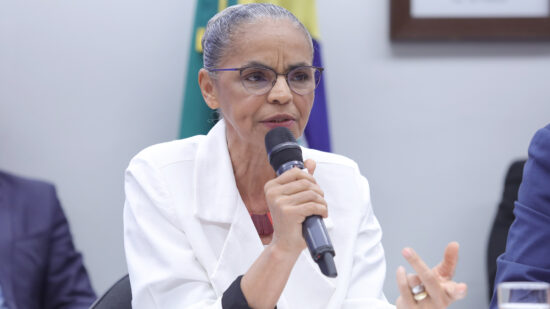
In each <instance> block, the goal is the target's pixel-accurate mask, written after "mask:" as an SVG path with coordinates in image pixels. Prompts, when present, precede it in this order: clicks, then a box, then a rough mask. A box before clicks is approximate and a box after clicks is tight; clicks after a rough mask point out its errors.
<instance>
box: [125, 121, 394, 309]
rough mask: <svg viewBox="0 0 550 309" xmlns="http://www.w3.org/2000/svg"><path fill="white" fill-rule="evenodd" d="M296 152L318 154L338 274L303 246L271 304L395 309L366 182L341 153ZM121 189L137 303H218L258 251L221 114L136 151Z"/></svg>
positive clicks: (167, 307) (169, 305) (217, 305)
mask: <svg viewBox="0 0 550 309" xmlns="http://www.w3.org/2000/svg"><path fill="white" fill-rule="evenodd" d="M303 155H304V158H306V159H307V158H312V159H314V160H315V161H317V169H316V171H315V178H316V180H317V182H318V183H319V185H320V186H321V188H322V189H323V191H324V192H325V199H326V201H327V203H328V205H329V218H328V219H326V220H325V224H326V226H327V229H328V232H329V234H330V237H331V240H332V242H333V245H334V248H335V251H336V257H335V262H336V267H337V269H338V277H337V278H334V279H332V278H327V277H325V276H324V275H323V274H322V273H321V272H320V271H319V268H318V266H317V264H315V262H314V261H313V260H312V258H311V256H310V254H309V252H308V251H307V249H306V250H304V251H303V252H302V253H301V255H300V257H299V258H298V260H297V261H296V264H295V265H294V268H293V270H292V272H291V274H290V277H289V279H288V282H287V284H286V286H285V289H284V291H283V293H282V295H281V297H280V299H279V302H278V304H277V306H278V308H280V309H286V308H373V309H374V308H388V307H389V308H393V306H391V305H389V304H388V303H387V301H386V299H385V297H384V295H383V292H382V287H383V282H384V276H385V271H386V268H385V260H384V252H383V249H382V245H381V242H380V240H381V236H382V233H381V230H380V226H379V224H378V221H377V220H376V217H375V216H374V214H373V212H372V207H371V204H370V195H369V187H368V183H367V180H366V179H365V178H364V177H363V176H362V175H361V174H360V173H359V170H358V168H357V165H356V164H355V163H354V162H353V161H351V160H349V159H347V158H344V157H342V156H338V155H334V154H329V153H324V152H320V151H314V150H310V149H303ZM266 161H267V158H266ZM125 191H126V203H125V206H124V239H125V249H126V259H127V262H128V270H129V275H130V281H131V286H132V296H133V306H134V308H137V309H139V308H162V309H170V308H221V297H222V294H223V292H224V291H225V290H226V289H227V288H228V287H229V285H230V284H231V283H232V282H233V281H234V280H235V279H236V278H237V276H239V275H242V274H244V273H245V272H246V271H247V270H248V268H249V267H250V266H251V265H252V263H253V262H254V261H255V259H256V258H257V257H258V256H259V255H260V254H261V252H262V250H263V249H264V246H263V245H262V242H261V240H260V238H259V236H258V233H257V232H256V229H255V227H254V225H253V223H252V220H251V218H250V215H249V214H248V211H247V209H246V206H245V205H244V203H243V201H242V199H241V197H240V195H239V191H238V190H237V186H236V183H235V178H234V176H233V170H232V165H231V160H230V157H229V153H228V150H227V142H226V137H225V123H224V121H223V120H221V121H219V122H218V124H216V126H214V128H213V129H212V130H211V131H210V132H209V133H208V135H207V136H195V137H192V138H188V139H184V140H178V141H173V142H169V143H164V144H159V145H155V146H152V147H149V148H147V149H145V150H144V151H142V152H140V153H139V154H138V155H137V156H136V157H134V158H133V159H132V161H131V162H130V165H129V167H128V169H127V172H126V182H125Z"/></svg>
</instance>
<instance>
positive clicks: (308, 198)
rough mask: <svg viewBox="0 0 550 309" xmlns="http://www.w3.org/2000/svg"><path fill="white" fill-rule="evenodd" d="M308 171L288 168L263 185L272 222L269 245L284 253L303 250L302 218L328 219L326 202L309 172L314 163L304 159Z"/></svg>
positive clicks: (313, 168)
mask: <svg viewBox="0 0 550 309" xmlns="http://www.w3.org/2000/svg"><path fill="white" fill-rule="evenodd" d="M304 165H305V166H306V168H307V169H308V172H307V173H306V172H304V171H302V170H300V169H298V168H293V169H290V170H288V171H286V172H284V173H283V174H281V175H279V176H278V177H277V178H275V179H272V180H270V181H268V182H267V183H266V184H265V186H264V192H265V197H266V200H267V205H268V207H269V211H270V212H271V218H272V220H273V240H272V243H273V244H276V245H277V246H278V247H280V248H282V249H283V250H284V251H287V252H294V253H300V252H301V251H302V250H304V248H305V247H306V242H305V240H304V237H303V236H302V222H304V220H305V219H306V217H308V216H311V215H319V216H322V217H324V218H326V217H327V216H328V211H327V202H326V201H325V198H324V193H323V190H321V188H320V187H319V185H318V184H317V182H316V181H315V178H313V172H314V171H315V161H313V160H306V161H305V162H304Z"/></svg>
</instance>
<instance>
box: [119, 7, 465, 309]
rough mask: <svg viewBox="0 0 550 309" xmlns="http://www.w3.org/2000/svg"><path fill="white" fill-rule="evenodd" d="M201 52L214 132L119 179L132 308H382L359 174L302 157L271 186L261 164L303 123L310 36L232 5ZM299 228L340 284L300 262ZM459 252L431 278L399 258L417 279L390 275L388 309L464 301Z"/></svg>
mask: <svg viewBox="0 0 550 309" xmlns="http://www.w3.org/2000/svg"><path fill="white" fill-rule="evenodd" d="M202 45H203V51H204V68H203V69H201V70H200V72H199V85H200V88H201V90H202V94H203V97H204V99H205V101H206V103H207V104H208V106H209V107H210V108H212V109H216V110H219V111H220V113H221V115H222V120H221V121H219V122H218V124H216V126H215V127H214V128H213V129H212V130H211V131H210V132H209V133H208V135H207V136H195V137H192V138H189V139H184V140H179V141H174V142H170V143H165V144H160V145H156V146H152V147H150V148H147V149H146V150H144V151H142V152H141V153H139V154H138V155H137V156H136V157H135V158H134V159H133V160H132V161H131V162H130V165H129V167H128V170H127V174H126V204H125V210H124V222H125V247H126V256H127V261H128V268H129V273H130V280H131V283H132V290H133V297H134V306H135V308H191V307H193V308H205V307H208V308H210V307H211V308H220V307H223V308H246V307H252V308H273V307H275V306H276V305H277V306H278V308H342V307H347V308H386V307H392V306H391V305H389V304H388V303H387V301H386V299H385V297H384V295H383V292H382V286H383V282H384V276H385V261H384V253H383V249H382V245H381V243H380V239H381V230H380V227H379V225H378V222H377V220H376V218H375V216H374V214H373V213H372V208H371V205H370V197H369V187H368V183H367V180H366V179H365V178H364V177H363V176H362V175H361V174H360V173H359V170H358V168H357V165H356V164H355V163H354V162H353V161H351V160H349V159H347V158H344V157H342V156H338V155H334V154H329V153H323V152H319V151H314V150H310V149H305V148H304V149H303V155H304V158H305V159H306V160H305V166H306V168H307V170H308V172H307V173H306V172H303V171H300V170H298V169H292V170H289V171H287V172H285V173H283V174H282V175H280V176H279V177H276V175H275V172H274V171H273V169H272V168H271V166H270V165H269V162H268V160H267V154H266V150H265V148H264V137H265V135H266V133H267V132H268V131H269V130H270V129H272V128H274V127H277V126H284V127H287V128H288V129H289V130H290V131H291V132H292V133H293V134H294V136H296V137H297V136H300V135H301V134H302V133H303V131H304V128H305V126H306V124H307V121H308V118H309V113H310V111H311V107H312V104H313V97H314V89H315V87H316V86H317V82H318V79H319V78H320V73H321V71H322V69H320V68H315V67H312V66H311V63H312V60H313V47H312V41H311V37H310V35H309V33H308V32H307V30H306V29H305V28H304V26H303V25H302V24H301V23H300V22H299V21H298V20H297V19H296V17H294V16H293V15H292V14H291V13H290V12H288V11H286V10H285V9H282V8H280V7H277V6H274V5H268V4H251V5H240V6H233V7H229V8H227V9H225V10H224V11H222V12H220V13H218V14H217V15H216V16H214V17H213V18H212V19H211V20H210V21H209V22H208V25H207V27H206V30H205V33H204V37H203V40H202ZM314 175H315V176H314ZM321 188H322V189H321ZM323 190H325V191H323ZM327 205H329V207H330V210H328V208H327ZM329 213H330V216H329V215H328V214H329ZM310 215H320V216H322V217H323V218H325V219H324V220H325V225H326V226H327V229H328V231H329V234H330V237H331V239H332V242H333V244H334V247H335V250H336V253H337V254H336V257H335V261H336V266H337V269H338V277H337V278H334V279H330V278H327V277H325V276H323V275H322V274H321V273H320V271H319V269H318V267H317V265H316V264H315V263H314V262H313V260H312V259H311V257H310V256H309V253H308V252H307V250H304V249H305V247H306V245H305V241H304V238H303V237H302V232H301V230H302V228H301V223H302V222H303V221H304V219H305V218H306V217H307V216H310ZM253 222H256V226H255V224H254V223H253ZM271 224H272V225H271ZM457 250H458V248H457V246H456V245H454V244H453V245H450V247H449V248H448V250H447V254H446V258H445V260H444V262H443V263H442V265H441V266H439V267H438V268H436V269H435V270H429V269H427V267H426V266H425V265H424V264H423V262H422V261H421V260H420V259H419V258H418V256H417V255H416V254H415V253H414V252H413V251H412V250H411V249H405V250H404V255H405V256H406V258H407V259H408V260H409V261H410V262H411V263H412V265H413V266H414V267H415V269H417V271H418V272H419V274H418V276H416V275H409V277H407V275H406V274H405V273H404V270H403V269H399V270H398V284H399V286H400V289H401V294H402V296H401V297H400V299H398V301H397V306H398V307H399V308H416V307H419V308H441V307H442V306H446V305H447V304H449V303H450V302H452V301H453V300H454V299H457V298H458V297H459V296H457V295H458V294H457V291H459V292H464V288H465V287H464V286H462V285H457V284H456V283H454V282H452V281H450V277H451V276H452V272H453V271H454V266H455V263H456V256H457ZM421 282H422V283H423V284H424V286H425V288H426V290H427V292H428V294H426V293H424V292H419V291H416V292H417V293H421V294H420V295H421V296H425V295H429V296H427V297H425V298H424V299H423V300H421V301H418V302H417V301H415V300H414V298H413V294H412V292H411V290H410V287H412V286H415V285H419V284H420V283H421ZM451 290H453V291H451ZM455 290H456V291H455ZM417 298H418V297H417ZM437 306H439V307H437Z"/></svg>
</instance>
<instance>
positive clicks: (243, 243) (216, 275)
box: [211, 198, 264, 293]
mask: <svg viewBox="0 0 550 309" xmlns="http://www.w3.org/2000/svg"><path fill="white" fill-rule="evenodd" d="M237 205H238V207H237V208H236V210H235V211H236V213H235V217H234V220H233V222H232V223H231V227H230V229H229V232H228V234H227V238H226V240H225V242H224V244H223V248H222V251H221V254H220V257H219V259H218V261H217V264H216V267H215V269H214V272H213V273H212V276H211V280H212V283H213V285H214V286H215V289H216V290H219V291H221V293H223V291H224V290H225V289H226V288H227V287H228V286H229V285H230V284H231V282H233V281H234V280H235V278H237V276H240V275H243V274H244V273H246V271H247V270H248V269H249V268H250V266H251V265H252V264H253V263H254V261H255V260H256V259H257V258H258V256H260V254H261V253H262V251H263V249H264V247H263V244H262V241H261V240H260V237H259V236H258V233H257V232H256V229H255V228H254V224H253V223H252V220H251V219H250V215H249V214H248V211H247V210H246V206H245V205H244V203H243V202H242V200H240V198H239V201H238V203H237Z"/></svg>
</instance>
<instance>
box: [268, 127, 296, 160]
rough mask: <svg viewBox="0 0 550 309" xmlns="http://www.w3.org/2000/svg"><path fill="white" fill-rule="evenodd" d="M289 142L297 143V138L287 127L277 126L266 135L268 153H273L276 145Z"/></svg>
mask: <svg viewBox="0 0 550 309" xmlns="http://www.w3.org/2000/svg"><path fill="white" fill-rule="evenodd" d="M287 142H292V143H296V139H295V138H294V135H292V132H290V130H289V129H287V128H285V127H276V128H274V129H271V130H270V131H269V132H267V134H266V135H265V149H266V150H267V153H268V154H269V153H271V151H272V150H273V148H274V147H275V146H277V145H279V144H282V143H287Z"/></svg>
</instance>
